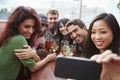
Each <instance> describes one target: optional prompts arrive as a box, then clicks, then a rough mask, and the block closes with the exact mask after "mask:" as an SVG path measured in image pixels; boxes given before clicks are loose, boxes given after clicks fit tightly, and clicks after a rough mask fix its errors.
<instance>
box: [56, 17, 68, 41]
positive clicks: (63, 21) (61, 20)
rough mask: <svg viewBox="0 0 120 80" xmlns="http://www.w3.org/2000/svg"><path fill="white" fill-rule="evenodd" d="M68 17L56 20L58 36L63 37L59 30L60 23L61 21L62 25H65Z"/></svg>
mask: <svg viewBox="0 0 120 80" xmlns="http://www.w3.org/2000/svg"><path fill="white" fill-rule="evenodd" d="M69 20H70V19H68V18H62V19H60V20H59V21H58V22H57V35H59V37H60V38H61V39H62V38H63V34H62V33H61V32H60V29H59V28H60V23H62V24H63V25H64V26H65V25H66V23H67V22H68V21H69Z"/></svg>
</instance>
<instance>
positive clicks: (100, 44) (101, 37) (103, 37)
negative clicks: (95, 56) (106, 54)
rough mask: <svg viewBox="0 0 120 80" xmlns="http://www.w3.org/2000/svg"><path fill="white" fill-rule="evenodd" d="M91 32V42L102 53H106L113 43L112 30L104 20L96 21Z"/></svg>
mask: <svg viewBox="0 0 120 80" xmlns="http://www.w3.org/2000/svg"><path fill="white" fill-rule="evenodd" d="M91 32H92V33H91V40H92V41H93V43H94V44H95V46H96V47H97V48H98V49H99V50H100V52H103V51H105V50H106V49H107V47H108V46H109V45H110V44H111V43H112V41H113V34H112V30H111V29H110V27H109V26H108V25H107V24H106V23H105V21H103V20H98V21H96V22H95V23H94V24H93V27H92V31H91Z"/></svg>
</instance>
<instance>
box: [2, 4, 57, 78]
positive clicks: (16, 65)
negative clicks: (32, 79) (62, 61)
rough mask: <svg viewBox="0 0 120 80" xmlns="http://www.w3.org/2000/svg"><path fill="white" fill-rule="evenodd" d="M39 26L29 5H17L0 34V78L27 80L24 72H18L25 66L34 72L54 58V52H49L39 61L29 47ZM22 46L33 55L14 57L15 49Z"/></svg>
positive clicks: (35, 14) (36, 16) (37, 17)
mask: <svg viewBox="0 0 120 80" xmlns="http://www.w3.org/2000/svg"><path fill="white" fill-rule="evenodd" d="M39 27H40V21H39V16H38V14H37V12H36V11H35V10H34V9H32V8H30V7H24V6H19V7H17V8H16V9H15V10H14V12H13V13H12V14H11V15H10V17H9V18H8V21H7V24H6V27H5V30H4V31H3V32H2V33H1V36H0V80H18V79H19V80H27V78H26V77H25V76H24V73H20V72H24V69H25V67H27V68H28V69H29V70H30V71H32V72H34V71H36V70H38V69H40V68H41V67H42V66H43V65H45V64H46V63H47V62H49V61H51V60H54V59H55V54H51V55H49V56H47V57H46V58H45V59H43V60H40V61H39V57H38V56H37V55H36V53H35V51H34V50H32V49H31V47H33V46H34V40H35V36H36V35H37V33H38V32H39V31H40V29H39ZM27 45H29V46H27ZM23 48H28V49H29V53H30V54H34V55H32V56H31V57H29V58H28V59H22V58H18V57H16V55H15V53H17V54H19V51H18V52H17V51H15V49H23ZM27 52H28V51H27ZM29 53H28V54H29ZM19 74H20V75H19ZM21 75H22V76H21Z"/></svg>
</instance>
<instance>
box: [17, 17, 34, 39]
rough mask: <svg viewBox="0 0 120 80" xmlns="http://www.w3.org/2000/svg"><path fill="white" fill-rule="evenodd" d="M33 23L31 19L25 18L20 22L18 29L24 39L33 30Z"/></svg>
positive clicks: (28, 37) (28, 36)
mask: <svg viewBox="0 0 120 80" xmlns="http://www.w3.org/2000/svg"><path fill="white" fill-rule="evenodd" d="M34 25H35V21H34V20H33V19H26V20H24V21H23V22H22V23H21V24H20V26H19V28H18V30H19V32H20V33H21V34H22V35H23V36H25V38H26V39H30V38H31V35H32V34H33V32H34V31H35V29H34Z"/></svg>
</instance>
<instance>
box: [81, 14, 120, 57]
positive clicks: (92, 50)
mask: <svg viewBox="0 0 120 80" xmlns="http://www.w3.org/2000/svg"><path fill="white" fill-rule="evenodd" d="M98 20H104V21H105V22H106V23H107V25H108V26H109V27H110V29H111V30H112V34H113V41H112V43H111V44H110V45H109V46H108V47H107V49H109V50H112V52H113V53H116V54H119V53H118V52H119V41H120V38H119V37H120V28H119V24H118V22H117V20H116V18H115V17H114V16H113V15H112V14H108V13H102V14H100V15H98V16H96V17H95V19H94V20H93V21H92V22H91V23H90V27H89V30H88V38H87V41H86V44H85V48H84V50H83V53H84V54H85V56H86V57H91V56H92V55H94V54H98V53H99V52H100V50H99V49H98V48H96V46H95V44H94V43H93V42H92V40H91V30H92V27H93V24H94V23H95V22H96V21H98Z"/></svg>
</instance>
